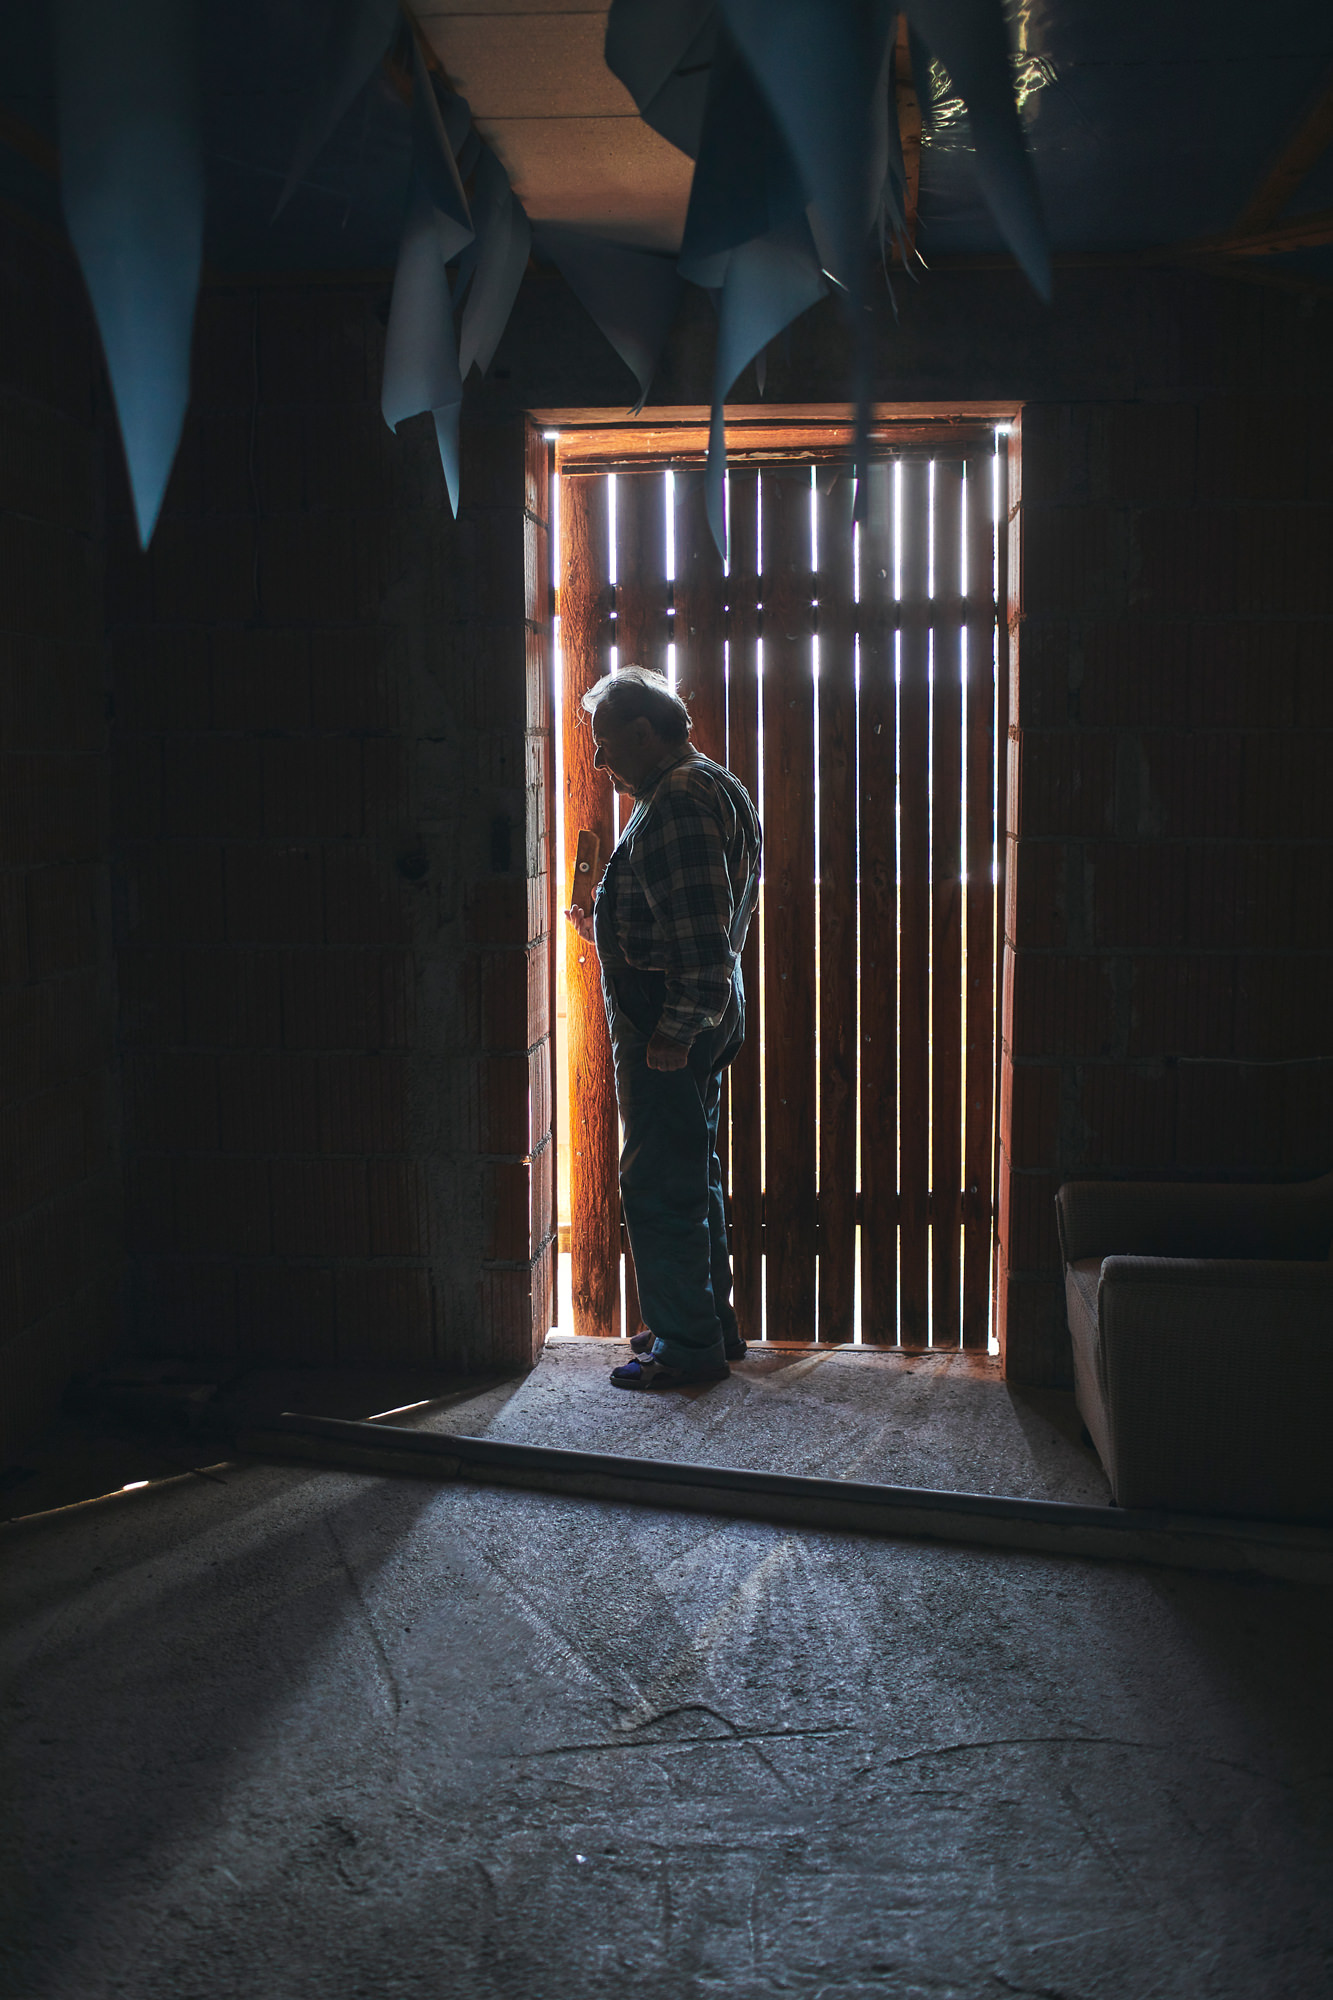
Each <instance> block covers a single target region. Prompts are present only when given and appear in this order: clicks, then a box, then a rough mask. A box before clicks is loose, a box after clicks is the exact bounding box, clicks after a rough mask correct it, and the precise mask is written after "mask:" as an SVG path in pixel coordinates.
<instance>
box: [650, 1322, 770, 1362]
mask: <svg viewBox="0 0 1333 2000" xmlns="http://www.w3.org/2000/svg"><path fill="white" fill-rule="evenodd" d="M656 1339H657V1335H656V1334H655V1333H654V1332H653V1330H652V1328H651V1327H647V1326H641V1327H640V1328H639V1331H638V1332H637V1333H632V1334H631V1335H630V1337H629V1344H630V1352H631V1353H633V1354H651V1353H652V1351H653V1342H654V1341H655V1340H656ZM724 1347H725V1351H726V1356H727V1359H728V1361H744V1359H745V1357H746V1355H747V1354H748V1352H749V1349H748V1348H747V1347H746V1345H745V1342H744V1341H743V1340H742V1339H741V1337H740V1335H739V1334H738V1333H733V1334H730V1335H728V1337H727V1339H726V1340H725V1342H724Z"/></svg>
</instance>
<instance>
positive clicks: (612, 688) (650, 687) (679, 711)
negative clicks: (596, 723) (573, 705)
mask: <svg viewBox="0 0 1333 2000" xmlns="http://www.w3.org/2000/svg"><path fill="white" fill-rule="evenodd" d="M583 706H584V707H585V708H586V709H587V711H588V713H589V715H596V714H597V712H598V710H599V709H604V710H605V711H606V714H607V715H608V717H609V718H610V720H611V721H612V722H614V723H617V724H620V723H624V722H633V721H635V720H636V718H637V717H638V716H640V715H642V716H646V717H647V719H648V721H649V722H651V724H652V726H653V728H654V729H655V730H656V731H657V733H658V735H659V736H660V737H661V738H662V740H663V742H664V743H684V742H686V741H687V740H688V738H689V734H690V730H691V728H692V726H693V725H692V724H691V721H690V711H689V709H688V708H687V707H686V706H685V703H684V702H683V701H682V700H681V698H680V696H679V695H678V694H677V693H676V692H675V690H674V688H673V687H672V685H671V683H670V681H669V680H668V679H667V677H666V675H665V674H659V673H655V672H654V670H653V669H652V668H651V667H621V668H620V669H619V671H618V672H616V673H614V674H603V675H602V678H601V679H600V680H599V681H598V682H597V683H596V684H595V685H594V686H593V687H590V688H589V689H588V692H587V693H586V694H585V695H584V697H583Z"/></svg>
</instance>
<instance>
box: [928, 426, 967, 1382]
mask: <svg viewBox="0 0 1333 2000" xmlns="http://www.w3.org/2000/svg"><path fill="white" fill-rule="evenodd" d="M933 514H934V545H935V563H934V570H935V578H934V581H935V594H934V597H933V599H932V611H933V614H934V627H933V631H932V634H931V703H930V735H931V747H930V758H931V765H930V769H931V814H930V874H931V938H930V1187H931V1204H930V1211H931V1224H930V1260H931V1287H930V1320H931V1326H930V1339H931V1345H932V1346H933V1347H957V1346H958V1344H959V1340H960V1337H961V1317H960V1286H961V1275H962V1274H961V1270H960V1265H959V1258H960V1251H961V1244H960V1230H961V1225H962V1200H961V1195H962V1181H963V1161H962V1151H963V1130H962V1128H963V1077H962V1067H963V1020H962V979H963V893H962V880H961V876H962V854H961V849H962V798H963V701H962V696H963V690H962V680H961V668H962V575H961V569H962V525H963V524H962V466H961V465H959V464H956V463H955V464H950V463H949V462H948V461H947V460H940V459H937V460H936V462H935V495H934V507H933Z"/></svg>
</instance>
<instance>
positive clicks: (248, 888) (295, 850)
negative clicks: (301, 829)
mask: <svg viewBox="0 0 1333 2000" xmlns="http://www.w3.org/2000/svg"><path fill="white" fill-rule="evenodd" d="M322 863H323V857H322V855H321V853H320V850H319V849H318V848H317V847H315V846H312V845H310V844H308V843H302V844H299V845H298V844H296V843H292V842H288V841H278V840H267V841H244V842H242V841H235V842H230V843H229V844H228V845H227V848H226V850H225V870H226V909H227V942H228V943H229V944H232V945H284V944H285V945H298V944H308V945H317V944H320V943H321V942H322V941H323V936H324V896H323V869H322Z"/></svg>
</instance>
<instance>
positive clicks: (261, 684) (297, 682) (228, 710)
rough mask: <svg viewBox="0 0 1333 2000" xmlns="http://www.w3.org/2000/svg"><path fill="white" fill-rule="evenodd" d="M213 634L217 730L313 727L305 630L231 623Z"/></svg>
mask: <svg viewBox="0 0 1333 2000" xmlns="http://www.w3.org/2000/svg"><path fill="white" fill-rule="evenodd" d="M211 638H212V707H211V718H210V719H211V722H212V726H213V728H215V729H223V730H242V731H255V732H266V731H268V730H274V729H278V730H298V729H308V728H309V727H310V719H311V707H310V680H311V676H310V637H309V634H308V633H307V632H304V631H289V630H286V629H280V630H277V631H266V630H263V629H262V628H260V629H257V630H248V631H247V630H237V629H235V628H227V629H225V630H222V631H217V632H214V633H213V634H212V635H211Z"/></svg>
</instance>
